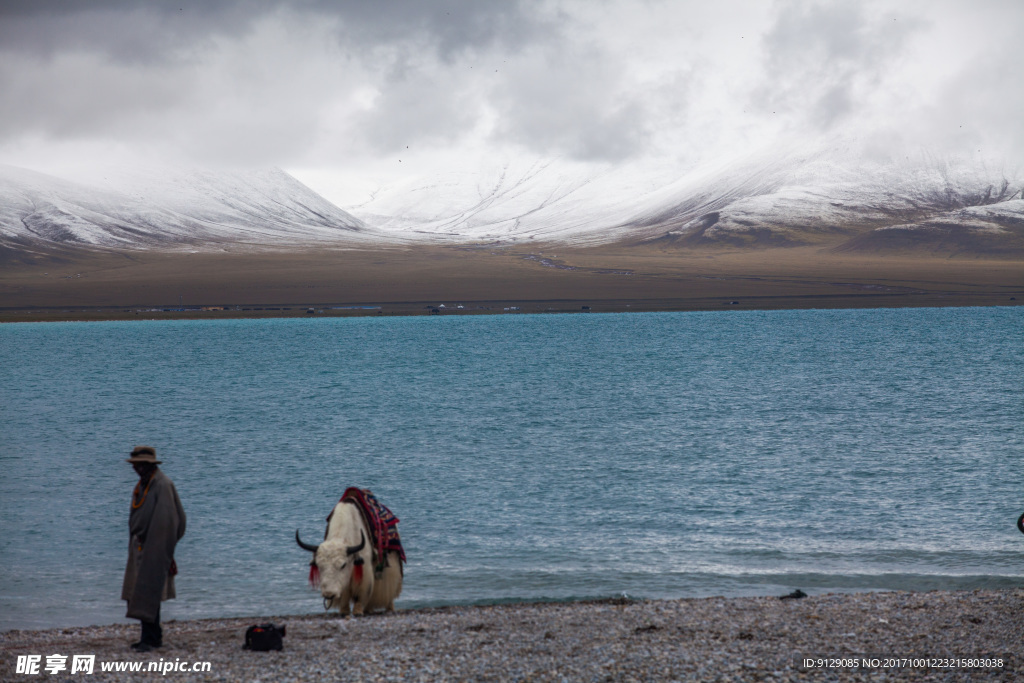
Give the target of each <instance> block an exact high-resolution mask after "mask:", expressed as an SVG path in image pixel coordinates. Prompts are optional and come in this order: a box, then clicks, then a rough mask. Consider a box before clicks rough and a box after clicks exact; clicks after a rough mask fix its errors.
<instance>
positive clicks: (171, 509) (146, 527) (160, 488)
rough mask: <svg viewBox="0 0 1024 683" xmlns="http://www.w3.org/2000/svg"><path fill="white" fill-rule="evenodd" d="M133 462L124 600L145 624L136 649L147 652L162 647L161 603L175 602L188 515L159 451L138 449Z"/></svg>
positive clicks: (134, 648)
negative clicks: (177, 552)
mask: <svg viewBox="0 0 1024 683" xmlns="http://www.w3.org/2000/svg"><path fill="white" fill-rule="evenodd" d="M128 462H130V463H131V464H132V467H133V468H135V473H136V474H138V475H139V483H138V484H136V485H135V491H134V492H133V493H132V507H131V514H130V515H129V517H128V530H129V535H130V541H129V544H128V564H127V566H126V567H125V570H124V583H123V584H122V586H121V599H122V600H127V601H128V612H127V614H126V615H125V616H127V617H128V618H129V619H138V620H139V621H141V622H142V636H141V637H140V638H139V642H137V643H133V644H132V649H133V650H137V651H139V652H148V651H150V650H152V649H154V648H158V647H161V646H162V645H163V629H161V628H160V602H161V601H163V600H170V599H172V598H174V597H175V591H174V575H175V574H177V573H178V569H177V565H175V563H174V546H175V545H177V543H178V541H179V540H181V537H182V536H184V535H185V510H184V509H183V508H182V507H181V499H180V498H178V491H177V489H175V488H174V482H172V481H171V479H170V477H168V476H167V475H166V474H164V473H163V471H161V470H160V468H159V467H158V465H159V464H160V463H161V461H160V460H157V459H156V449H155V448H153V447H152V446H136V447H135V449H134V450H132V455H131V457H130V458H128Z"/></svg>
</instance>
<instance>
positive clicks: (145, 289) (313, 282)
mask: <svg viewBox="0 0 1024 683" xmlns="http://www.w3.org/2000/svg"><path fill="white" fill-rule="evenodd" d="M1022 302H1024V259H1021V258H1011V259H999V258H948V257H936V256H908V255H878V254H841V253H836V252H835V251H830V250H828V249H827V248H823V247H822V246H820V245H819V246H813V247H791V248H771V249H735V250H721V249H720V250H710V249H680V248H678V247H677V248H672V247H664V246H654V245H651V246H636V245H633V246H629V245H613V246H605V247H595V248H568V247H564V246H558V245H539V244H538V245H534V244H531V245H530V246H529V247H526V246H519V245H516V246H495V245H479V246H451V247H443V246H417V247H408V248H380V249H371V250H366V249H337V250H315V251H314V250H306V249H294V250H285V251H275V252H268V251H244V250H241V249H237V250H235V251H223V252H220V253H202V252H200V253H183V252H155V251H153V252H150V251H123V252H110V251H106V252H99V251H86V250H79V251H64V252H61V253H55V254H48V255H39V256H36V257H28V256H26V255H22V256H21V257H20V258H18V259H17V260H6V261H5V262H4V263H2V264H0V321H24V320H69V319H75V320H78V319H81V320H86V319H115V318H131V319H135V318H143V317H144V318H161V317H176V318H180V317H203V318H206V317H261V316H263V317H267V316H273V317H284V316H291V315H296V316H298V315H303V316H305V315H309V313H308V309H309V308H313V309H314V311H315V313H314V314H315V315H394V314H399V315H410V314H429V313H441V314H472V313H505V312H506V310H505V309H512V311H513V312H514V310H515V309H518V311H520V312H524V313H530V312H570V311H573V312H580V311H583V310H590V311H592V312H599V311H676V310H737V309H785V308H876V307H910V306H992V305H1004V306H1005V305H1019V304H1020V303H1022ZM441 304H445V307H444V308H443V309H441V308H439V306H440V305H441ZM460 304H461V305H462V306H463V308H461V309H459V308H457V305H460ZM352 306H379V308H373V309H359V308H349V307H352ZM203 307H205V308H208V309H209V308H213V309H226V310H199V309H201V308H203ZM585 307H586V308H585ZM165 308H166V309H185V310H167V311H165V310H163V309H165ZM268 308H270V309H276V310H267V309H268ZM153 309H158V310H153ZM243 309H248V310H243ZM285 309H287V310H285ZM435 309H436V310H435Z"/></svg>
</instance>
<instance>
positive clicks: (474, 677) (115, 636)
mask: <svg viewBox="0 0 1024 683" xmlns="http://www.w3.org/2000/svg"><path fill="white" fill-rule="evenodd" d="M1022 608H1024V590H1018V589H1013V590H997V591H970V592H967V591H958V592H948V591H932V592H926V593H913V592H892V593H854V594H828V595H816V596H810V597H806V598H802V599H790V600H780V599H779V598H777V597H756V598H706V599H682V600H650V601H647V600H638V601H631V600H625V599H623V600H608V601H595V602H574V603H526V604H522V603H521V604H511V605H492V606H471V607H443V608H432V609H420V610H400V611H398V612H396V613H394V614H387V615H372V616H368V617H361V618H346V619H342V618H338V617H336V616H325V615H297V616H288V617H257V618H232V619H201V620H194V621H170V622H167V623H165V624H164V647H163V648H161V649H159V650H157V651H154V652H151V653H146V654H139V653H135V652H133V651H131V650H130V649H129V648H128V644H129V643H130V642H132V641H133V640H135V637H136V636H137V633H138V626H137V625H134V624H119V625H112V626H89V627H82V628H68V629H51V630H45V631H16V630H15V631H7V632H5V633H0V652H2V658H0V680H2V681H28V680H41V679H42V680H51V679H59V678H65V679H67V678H73V679H74V680H83V681H134V680H155V679H160V678H163V679H165V680H173V679H175V678H178V679H179V680H190V681H191V680H203V681H323V680H339V681H445V680H457V681H520V680H522V681H525V680H530V681H562V680H568V681H631V680H636V681H670V680H709V681H727V680H734V681H757V680H778V681H785V680H839V681H847V680H849V681H858V680H871V681H876V680H900V681H905V680H915V681H961V680H963V681H967V680H970V681H977V680H998V681H1011V680H1021V679H1022V677H1024V656H1022V654H1021V651H1022V647H1021V646H1022V640H1024V609H1022ZM266 621H271V622H274V623H276V624H278V625H281V624H284V625H285V626H286V627H287V635H286V637H285V639H284V650H283V651H281V652H268V653H264V652H249V651H245V650H243V649H242V643H243V640H244V633H245V629H246V628H247V627H248V626H250V625H252V624H257V623H264V622H266ZM55 653H56V654H62V655H66V656H67V657H68V660H67V664H68V667H69V668H70V663H71V655H74V654H94V655H96V665H95V668H94V673H93V674H92V675H81V674H76V675H75V676H69V675H68V673H67V672H66V671H65V672H63V673H62V674H57V675H52V674H49V673H47V672H45V671H44V670H43V667H45V665H46V656H47V655H51V654H55ZM19 655H42V662H41V664H42V666H41V667H40V674H39V675H38V676H26V675H24V674H19V673H17V672H16V661H17V658H18V656H19ZM805 657H806V658H847V659H849V658H855V659H856V660H857V661H858V662H862V661H863V658H864V657H880V658H885V657H901V658H934V659H940V658H952V657H958V658H985V657H989V658H991V657H995V658H1001V659H1002V667H1001V668H998V667H989V668H971V667H965V666H953V667H950V668H943V667H937V666H933V667H931V668H920V667H913V666H908V667H905V668H901V669H894V668H884V667H879V668H876V669H871V670H865V669H863V668H860V667H858V668H857V669H851V668H843V669H830V670H804V669H802V668H801V667H800V664H799V663H798V661H799V660H800V659H802V658H805ZM111 661H120V662H139V661H141V662H143V663H144V666H146V665H148V663H149V662H156V663H158V664H160V662H165V663H169V662H188V663H190V664H191V663H193V662H209V663H210V671H209V672H208V673H193V672H191V671H189V672H183V671H174V670H171V671H169V672H168V673H166V674H164V675H162V674H160V673H156V672H152V673H110V672H107V673H104V672H101V671H100V663H101V662H111Z"/></svg>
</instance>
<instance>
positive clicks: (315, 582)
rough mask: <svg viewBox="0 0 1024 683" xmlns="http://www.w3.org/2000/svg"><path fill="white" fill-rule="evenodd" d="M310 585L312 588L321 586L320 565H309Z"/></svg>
mask: <svg viewBox="0 0 1024 683" xmlns="http://www.w3.org/2000/svg"><path fill="white" fill-rule="evenodd" d="M309 586H310V588H319V587H320V567H318V566H316V565H315V564H311V565H309Z"/></svg>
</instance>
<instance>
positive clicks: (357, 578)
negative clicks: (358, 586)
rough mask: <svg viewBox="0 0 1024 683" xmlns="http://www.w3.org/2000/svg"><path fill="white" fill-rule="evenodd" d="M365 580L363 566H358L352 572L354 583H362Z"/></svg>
mask: <svg viewBox="0 0 1024 683" xmlns="http://www.w3.org/2000/svg"><path fill="white" fill-rule="evenodd" d="M362 580H363V565H361V564H357V565H356V566H355V567H354V568H353V570H352V581H353V583H360V582H361V581H362Z"/></svg>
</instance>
